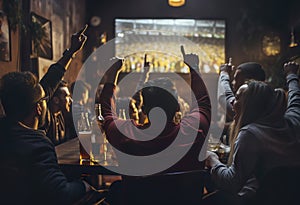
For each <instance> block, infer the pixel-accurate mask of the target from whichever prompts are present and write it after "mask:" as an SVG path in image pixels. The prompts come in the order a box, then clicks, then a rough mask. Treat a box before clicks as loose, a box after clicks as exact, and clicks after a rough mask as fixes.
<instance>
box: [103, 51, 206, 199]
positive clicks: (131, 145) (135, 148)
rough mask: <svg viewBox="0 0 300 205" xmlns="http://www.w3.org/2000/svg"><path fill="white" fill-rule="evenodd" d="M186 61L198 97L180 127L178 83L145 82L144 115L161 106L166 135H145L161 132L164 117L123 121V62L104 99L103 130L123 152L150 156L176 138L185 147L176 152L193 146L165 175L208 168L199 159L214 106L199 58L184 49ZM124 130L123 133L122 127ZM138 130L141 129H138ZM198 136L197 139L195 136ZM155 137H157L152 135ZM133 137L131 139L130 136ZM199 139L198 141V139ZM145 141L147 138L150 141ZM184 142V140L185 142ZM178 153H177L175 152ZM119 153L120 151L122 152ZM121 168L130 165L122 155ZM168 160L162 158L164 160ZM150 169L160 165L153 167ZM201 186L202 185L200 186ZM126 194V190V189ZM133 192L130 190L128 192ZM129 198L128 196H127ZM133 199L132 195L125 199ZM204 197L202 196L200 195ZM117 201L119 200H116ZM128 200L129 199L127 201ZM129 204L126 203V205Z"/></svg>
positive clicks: (164, 80) (110, 75)
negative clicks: (119, 91)
mask: <svg viewBox="0 0 300 205" xmlns="http://www.w3.org/2000/svg"><path fill="white" fill-rule="evenodd" d="M182 54H183V57H184V62H185V63H186V64H187V65H188V66H189V68H190V74H191V90H192V93H193V94H194V96H195V98H193V100H192V105H191V111H190V112H189V113H188V114H186V115H185V116H184V117H183V118H182V120H181V122H180V123H179V124H176V123H175V122H174V120H173V118H174V115H175V113H176V111H177V110H178V109H179V105H178V98H177V90H176V87H175V85H174V83H173V82H172V81H171V80H170V79H169V78H157V79H154V80H149V81H148V82H147V83H145V86H144V88H142V90H141V94H142V97H143V106H142V109H143V112H144V113H145V115H147V116H148V118H149V113H150V112H151V110H152V109H154V108H156V107H160V108H161V109H163V111H164V112H165V114H166V124H165V125H164V128H163V130H162V132H160V133H159V134H158V136H156V134H155V133H154V132H153V133H152V132H150V133H149V132H144V130H145V129H147V128H149V127H151V128H152V130H156V129H158V126H159V124H162V123H161V120H162V119H161V118H159V119H157V118H155V117H154V118H152V119H151V116H150V118H149V122H148V123H146V124H143V125H135V126H133V124H134V123H132V120H122V119H119V118H118V116H117V115H116V112H115V110H114V109H115V98H114V90H115V88H116V82H117V80H116V79H117V78H118V74H119V72H120V68H121V67H122V61H121V60H119V61H117V62H115V63H114V64H113V66H112V67H111V68H110V69H109V70H108V71H107V73H106V74H107V77H106V78H103V79H106V82H105V85H104V88H103V90H102V93H101V96H100V102H101V106H102V115H103V117H104V119H105V121H104V123H103V129H104V130H105V133H106V137H107V139H108V141H109V142H110V143H111V144H112V146H114V147H115V148H116V149H118V150H119V151H120V152H123V153H126V154H129V155H133V156H149V155H152V154H155V153H158V152H161V151H162V150H164V149H166V148H167V147H168V146H169V145H170V144H171V143H172V142H173V141H174V140H175V139H176V137H180V138H181V139H183V141H184V143H183V144H179V143H177V144H175V145H174V147H175V148H174V149H178V150H180V149H183V147H185V146H187V145H190V149H189V150H188V151H187V152H186V153H185V155H184V156H182V157H181V158H180V159H178V161H177V162H176V163H175V164H174V165H171V166H170V167H166V168H165V170H161V172H162V173H167V172H174V171H191V170H201V169H204V161H200V160H199V153H200V151H201V149H202V146H203V144H204V141H205V138H206V135H207V133H208V130H209V127H210V120H211V103H210V98H209V95H208V91H207V89H206V86H205V84H204V82H203V79H202V78H201V75H200V73H199V72H198V70H199V68H198V66H199V58H198V56H197V55H195V54H185V52H184V49H183V47H182ZM120 127H121V128H124V129H123V130H122V131H121V130H119V128H120ZM137 128H138V129H137ZM191 133H194V134H195V135H196V136H192V135H193V134H191ZM152 135H154V136H152ZM128 136H130V138H129V137H128ZM194 137H195V138H194ZM149 138H151V140H148V141H143V139H149ZM181 142H182V141H181ZM174 152H176V151H174ZM118 153H119V152H118ZM117 158H118V162H119V167H120V169H122V166H126V164H128V162H127V161H122V160H123V159H124V158H122V157H120V155H119V156H118V154H117ZM163 160H164V159H160V161H163ZM149 166H156V165H155V164H150V165H149ZM137 178H138V177H133V176H127V177H123V181H124V182H125V183H126V182H129V181H130V180H136V179H137ZM199 186H200V187H201V185H199ZM135 189H136V191H139V192H140V193H143V192H147V191H146V190H139V188H138V187H135ZM123 190H124V192H123V193H126V190H127V189H126V188H124V189H123ZM128 190H129V189H128ZM125 195H126V194H125ZM126 197H129V196H125V198H126ZM199 197H201V194H200V195H199ZM115 198H116V197H115ZM124 200H125V199H124ZM123 203H124V204H126V202H123Z"/></svg>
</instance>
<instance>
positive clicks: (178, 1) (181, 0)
mask: <svg viewBox="0 0 300 205" xmlns="http://www.w3.org/2000/svg"><path fill="white" fill-rule="evenodd" d="M168 2H169V5H170V6H173V7H179V6H183V5H184V4H185V0H168Z"/></svg>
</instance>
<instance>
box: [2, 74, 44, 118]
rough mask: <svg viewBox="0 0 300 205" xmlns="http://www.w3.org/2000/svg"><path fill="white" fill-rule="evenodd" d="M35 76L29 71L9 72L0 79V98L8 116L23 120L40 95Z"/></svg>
mask: <svg viewBox="0 0 300 205" xmlns="http://www.w3.org/2000/svg"><path fill="white" fill-rule="evenodd" d="M41 92H42V91H41V88H40V85H39V82H38V79H37V77H36V76H35V75H34V74H32V73H31V72H11V73H8V74H6V75H4V76H3V77H2V78H1V80H0V98H1V102H2V106H3V109H4V111H5V114H6V116H7V117H8V118H10V119H13V120H23V119H24V118H25V117H26V116H27V115H28V114H29V113H30V112H31V111H32V109H33V105H34V103H36V102H37V101H38V99H39V98H40V97H41V95H42V93H41Z"/></svg>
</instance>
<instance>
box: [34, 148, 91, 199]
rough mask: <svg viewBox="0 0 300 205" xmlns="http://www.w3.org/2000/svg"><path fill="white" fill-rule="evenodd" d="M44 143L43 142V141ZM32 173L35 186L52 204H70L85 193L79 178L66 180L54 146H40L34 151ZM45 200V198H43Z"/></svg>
mask: <svg viewBox="0 0 300 205" xmlns="http://www.w3.org/2000/svg"><path fill="white" fill-rule="evenodd" d="M43 143H45V142H43ZM33 154H34V157H33V158H34V160H35V162H34V167H33V170H34V171H33V173H32V174H33V175H34V178H36V183H37V187H41V192H42V193H43V194H42V195H43V196H47V198H48V200H51V201H53V203H54V204H64V205H67V204H72V203H73V202H74V201H76V200H78V199H79V198H81V197H82V196H83V195H84V194H85V185H84V183H83V182H82V181H81V180H78V181H72V182H68V181H67V178H66V177H65V175H64V174H63V173H62V171H61V170H60V168H59V166H58V163H57V157H56V153H55V149H54V146H53V145H52V144H51V143H50V142H47V146H40V148H38V149H36V150H35V151H34V153H33ZM44 200H46V199H44Z"/></svg>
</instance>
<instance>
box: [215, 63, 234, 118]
mask: <svg viewBox="0 0 300 205" xmlns="http://www.w3.org/2000/svg"><path fill="white" fill-rule="evenodd" d="M231 69H232V66H231V65H228V64H224V65H221V66H220V71H221V72H220V77H219V83H218V86H219V88H218V101H219V104H220V105H221V107H222V108H223V109H224V111H226V116H227V118H228V119H231V120H232V119H233V116H234V112H233V111H232V101H233V100H234V99H235V97H234V93H233V92H232V89H231V87H230V79H229V73H230V71H231Z"/></svg>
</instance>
